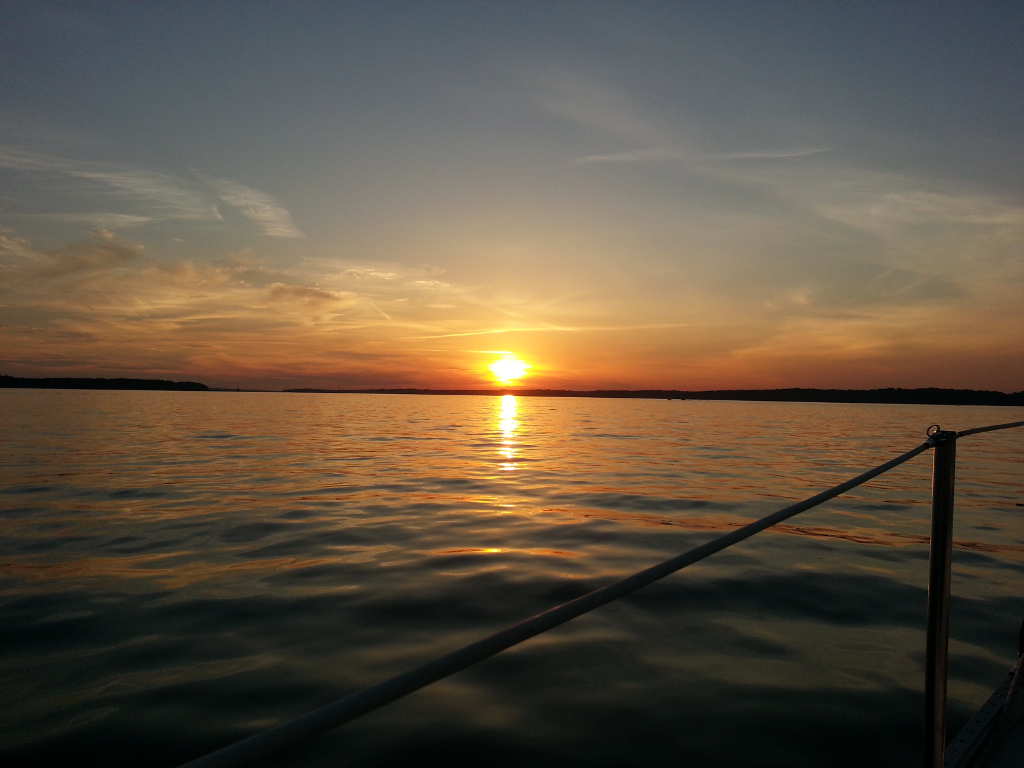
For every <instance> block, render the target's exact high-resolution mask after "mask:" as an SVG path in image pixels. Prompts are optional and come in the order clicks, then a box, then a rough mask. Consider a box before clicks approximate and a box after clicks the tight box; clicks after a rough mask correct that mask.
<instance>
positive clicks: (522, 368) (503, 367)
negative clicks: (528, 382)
mask: <svg viewBox="0 0 1024 768" xmlns="http://www.w3.org/2000/svg"><path fill="white" fill-rule="evenodd" d="M487 367H488V369H489V370H490V371H491V375H493V376H494V380H495V381H497V382H498V383H499V384H514V383H516V382H517V381H519V379H521V378H523V376H525V375H526V372H527V371H528V370H529V369H530V367H531V366H530V365H528V364H527V363H524V362H523V361H522V360H520V359H519V358H518V357H516V356H515V355H512V354H507V353H506V354H503V355H502V356H501V357H499V358H498V359H497V360H495V361H494V362H493V363H491V364H490V365H489V366H487Z"/></svg>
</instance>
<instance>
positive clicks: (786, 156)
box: [707, 147, 829, 160]
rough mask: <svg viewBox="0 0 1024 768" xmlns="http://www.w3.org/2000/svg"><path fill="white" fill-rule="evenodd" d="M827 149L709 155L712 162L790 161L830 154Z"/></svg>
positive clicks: (771, 150)
mask: <svg viewBox="0 0 1024 768" xmlns="http://www.w3.org/2000/svg"><path fill="white" fill-rule="evenodd" d="M828 151H829V150H828V148H827V147H802V148H796V149H766V150H759V151H754V152H718V153H715V154H711V155H708V156H707V157H708V158H710V159H712V160H790V159H794V158H798V157H810V156H811V155H820V154H821V153H823V152H828Z"/></svg>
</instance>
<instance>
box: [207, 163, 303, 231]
mask: <svg viewBox="0 0 1024 768" xmlns="http://www.w3.org/2000/svg"><path fill="white" fill-rule="evenodd" d="M197 175H198V176H199V177H200V178H201V179H203V180H204V181H205V182H206V183H207V184H209V185H210V187H212V188H213V190H214V191H215V192H216V193H217V196H218V197H219V198H220V199H221V200H222V201H223V202H225V203H227V204H228V205H230V206H232V207H233V208H235V209H236V210H238V212H239V213H241V214H242V215H243V216H245V217H246V218H247V219H249V221H251V222H253V223H254V224H255V225H256V226H257V227H258V228H259V230H260V231H261V232H262V233H263V234H264V235H266V236H267V237H287V238H302V237H305V235H304V234H303V233H302V232H301V231H300V230H299V228H298V227H296V226H295V222H294V221H292V215H291V213H289V211H288V209H287V208H285V207H284V206H283V205H281V204H280V203H279V202H278V201H277V200H275V199H274V198H273V197H271V196H270V195H268V194H267V193H266V192H260V191H259V190H258V189H253V188H252V187H247V186H245V185H244V184H239V183H238V182H237V181H230V180H228V179H218V178H216V177H213V176H204V175H202V174H197Z"/></svg>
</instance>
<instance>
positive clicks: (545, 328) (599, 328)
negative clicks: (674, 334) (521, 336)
mask: <svg viewBox="0 0 1024 768" xmlns="http://www.w3.org/2000/svg"><path fill="white" fill-rule="evenodd" d="M688 327H690V324H689V323H644V324H640V325H538V326H527V327H522V328H486V329H483V330H477V331H460V332H457V333H439V334H436V335H433V336H417V337H415V338H417V339H453V338H459V337H463V336H497V335H501V334H506V333H596V332H609V331H650V330H657V329H665V328H688Z"/></svg>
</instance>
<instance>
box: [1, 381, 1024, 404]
mask: <svg viewBox="0 0 1024 768" xmlns="http://www.w3.org/2000/svg"><path fill="white" fill-rule="evenodd" d="M3 388H7V389H11V388H26V389H109V390H157V391H179V392H180V391H185V392H277V391H280V392H287V393H294V394H355V395H485V396H492V397H494V396H500V395H517V396H521V397H599V398H618V399H630V398H632V399H642V400H744V401H751V402H783V403H865V404H872V403H874V404H890V405H1008V406H1024V392H1013V393H1006V392H996V391H992V390H979V389H942V388H937V387H925V388H917V389H903V388H897V387H885V388H882V389H816V388H808V387H790V388H786V389H708V390H686V389H516V388H510V387H509V388H495V389H418V388H412V387H400V388H375V389H366V388H363V389H317V388H309V387H302V388H296V389H283V390H257V389H226V388H221V387H208V386H207V385H206V384H202V383H200V382H197V381H167V380H165V379H121V378H118V379H104V378H72V377H59V378H23V377H18V376H3V375H0V389H3Z"/></svg>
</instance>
